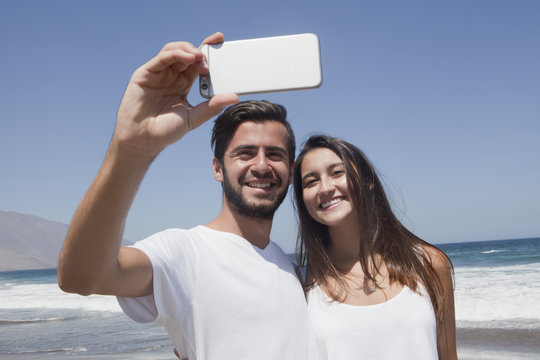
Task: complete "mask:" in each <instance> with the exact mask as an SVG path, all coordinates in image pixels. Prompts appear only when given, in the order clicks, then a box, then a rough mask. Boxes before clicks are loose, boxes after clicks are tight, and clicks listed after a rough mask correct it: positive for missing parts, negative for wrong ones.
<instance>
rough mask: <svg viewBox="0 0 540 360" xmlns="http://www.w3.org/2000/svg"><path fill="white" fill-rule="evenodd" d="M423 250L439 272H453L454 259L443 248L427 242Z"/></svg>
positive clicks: (445, 273)
mask: <svg viewBox="0 0 540 360" xmlns="http://www.w3.org/2000/svg"><path fill="white" fill-rule="evenodd" d="M422 251H423V252H424V254H425V255H426V257H427V259H428V260H429V262H430V263H431V266H433V269H435V271H436V272H437V273H439V274H440V275H447V274H450V273H451V272H452V270H453V265H452V261H451V260H450V258H449V257H448V256H447V255H446V254H445V253H444V252H443V251H442V250H441V249H439V248H437V247H436V246H433V245H430V244H428V243H425V244H423V245H422Z"/></svg>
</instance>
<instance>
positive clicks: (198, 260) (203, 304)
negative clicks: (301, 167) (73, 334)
mask: <svg viewBox="0 0 540 360" xmlns="http://www.w3.org/2000/svg"><path fill="white" fill-rule="evenodd" d="M222 41H223V35H222V34H221V33H216V34H214V35H212V36H210V37H208V38H207V39H206V40H205V41H204V43H209V44H213V43H220V42H222ZM207 71H208V68H207V66H206V65H205V63H204V59H203V55H202V53H201V52H200V51H199V50H198V49H197V48H195V47H194V46H193V45H191V44H189V43H184V42H180V43H171V44H167V45H166V46H165V47H164V48H163V49H162V50H161V52H160V53H159V54H158V55H157V56H156V57H154V58H153V59H151V60H150V61H149V62H147V63H146V64H145V65H143V66H142V67H140V68H139V69H137V70H136V71H135V73H134V74H133V76H132V78H131V80H130V82H129V84H128V86H127V89H126V92H125V94H124V97H123V99H122V103H121V105H120V108H119V111H118V116H117V124H116V128H115V131H114V134H113V138H112V140H111V144H110V146H109V150H108V152H107V155H106V157H105V159H104V162H103V165H102V167H101V169H100V171H99V172H98V174H97V176H96V178H95V179H94V181H93V183H92V185H91V186H90V188H89V190H88V192H87V194H86V195H85V196H84V198H83V200H82V201H81V203H80V205H79V207H78V208H77V210H76V212H75V214H74V216H73V220H72V223H71V225H70V228H69V231H68V234H67V236H66V240H65V243H64V246H63V249H62V252H61V255H60V259H59V264H58V282H59V285H60V287H61V288H62V289H63V290H64V291H68V292H76V293H79V294H82V295H87V294H93V293H96V294H108V295H116V296H118V299H119V302H120V304H121V306H122V308H123V309H124V311H125V312H126V313H127V314H128V315H129V316H130V317H132V318H133V319H135V320H136V321H140V322H152V321H154V322H157V323H159V324H161V325H163V326H164V327H165V328H166V329H167V331H168V333H169V335H170V337H171V338H172V340H173V343H174V345H175V347H176V348H177V349H179V350H180V351H183V352H184V353H183V354H182V355H183V357H189V359H191V360H194V359H313V358H315V357H316V355H315V354H314V353H313V351H315V350H314V349H315V347H314V343H312V337H311V335H310V330H309V327H308V324H307V315H306V307H305V299H304V296H303V292H302V289H301V286H300V284H299V282H298V280H297V278H296V277H295V273H294V269H293V267H292V264H291V263H290V262H289V261H288V259H287V258H286V256H285V254H284V253H283V252H282V251H281V249H279V247H277V245H275V244H274V243H272V242H270V238H269V237H270V230H271V226H272V217H273V213H274V211H275V210H276V209H277V207H278V206H279V204H280V203H281V201H282V200H283V198H284V196H285V194H286V192H287V189H288V186H289V184H290V182H291V173H292V166H293V156H294V148H295V146H294V136H293V134H292V130H291V129H290V126H289V125H288V123H287V121H286V119H285V109H284V108H283V107H281V106H279V105H275V104H272V103H268V102H244V103H240V104H237V105H233V106H231V107H229V108H228V109H227V110H226V111H225V112H224V113H223V114H222V115H221V116H220V117H219V118H218V119H217V120H216V123H215V126H214V129H213V135H212V144H213V146H214V154H215V158H214V160H213V170H214V177H215V179H216V180H217V181H219V182H221V183H222V186H223V200H222V201H223V204H222V209H221V211H220V213H219V214H218V216H217V217H216V218H215V219H213V220H212V221H210V222H209V223H207V224H206V225H205V226H198V227H195V228H193V229H189V230H181V229H171V230H167V231H163V232H160V233H157V234H154V235H152V236H151V237H150V238H148V239H145V240H143V241H141V242H139V243H137V244H136V246H134V247H121V246H120V243H121V239H122V234H123V227H124V223H125V219H126V217H127V214H128V212H129V208H130V206H131V203H132V201H133V199H134V197H135V195H136V193H137V190H138V188H139V186H140V183H141V181H142V179H143V177H144V175H145V174H146V172H147V170H148V168H149V166H150V164H151V163H152V161H153V159H154V158H155V157H156V156H157V155H158V154H159V153H160V151H161V150H163V149H164V148H165V147H166V146H168V145H170V144H172V143H174V142H176V141H178V140H179V139H181V138H182V137H183V136H184V135H185V134H186V133H187V132H189V131H190V130H193V129H195V128H196V127H198V126H199V125H201V124H202V123H204V122H205V121H207V120H208V119H210V118H211V117H212V116H214V115H216V114H218V113H219V112H220V111H221V110H222V109H223V108H224V107H226V106H227V105H230V104H234V103H236V102H237V101H238V97H237V96H236V95H233V94H227V95H217V96H215V97H213V98H212V99H211V100H209V101H208V102H205V103H201V104H199V105H197V106H191V105H190V104H189V103H188V102H187V94H188V92H189V90H190V88H191V86H192V84H193V82H194V81H195V79H196V78H197V76H198V75H199V74H202V73H206V72H207ZM190 206H191V204H187V205H186V211H190Z"/></svg>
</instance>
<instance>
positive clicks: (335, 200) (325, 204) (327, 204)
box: [321, 198, 341, 209]
mask: <svg viewBox="0 0 540 360" xmlns="http://www.w3.org/2000/svg"><path fill="white" fill-rule="evenodd" d="M340 201H341V198H336V199H332V200H330V201H327V202H325V203H322V204H321V207H322V208H323V209H325V208H327V207H329V206H331V205H334V204H337V203H338V202H340Z"/></svg>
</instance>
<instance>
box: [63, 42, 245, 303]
mask: <svg viewBox="0 0 540 360" xmlns="http://www.w3.org/2000/svg"><path fill="white" fill-rule="evenodd" d="M222 41H223V35H222V34H221V33H216V34H214V35H212V36H210V37H208V38H206V39H205V41H204V43H210V44H212V43H220V42H222ZM207 71H208V68H207V66H206V65H205V63H204V61H203V54H202V53H201V52H200V51H199V50H198V49H197V48H195V47H194V46H193V45H192V44H189V43H185V42H177V43H170V44H167V45H166V46H165V47H164V48H163V49H162V50H161V51H160V52H159V54H158V55H157V56H155V57H154V58H153V59H151V60H150V61H148V62H147V63H146V64H145V65H143V66H141V67H140V68H139V69H137V70H136V71H135V72H134V74H133V76H132V78H131V80H130V82H129V84H128V86H127V89H126V92H125V94H124V97H123V99H122V102H121V104H120V108H119V110H118V115H117V123H116V128H115V131H114V134H113V138H112V140H111V144H110V146H109V149H108V152H107V155H106V157H105V160H104V161H103V165H102V166H101V168H100V170H99V172H98V174H97V176H96V178H95V179H94V181H93V182H92V184H91V186H90V188H89V189H88V191H87V193H86V194H85V196H84V197H83V199H82V201H81V203H80V204H79V206H78V208H77V210H76V212H75V214H74V216H73V219H72V221H71V225H70V227H69V230H68V233H67V236H66V239H65V242H64V245H63V248H62V251H61V253H60V258H59V261H58V284H59V285H60V287H61V288H62V290H64V291H67V292H76V293H80V294H82V295H88V294H93V293H97V294H108V295H120V296H128V297H137V296H144V295H149V294H151V293H152V266H151V263H150V260H149V259H148V257H147V256H146V255H145V254H144V253H142V252H141V251H139V250H136V249H133V248H122V247H121V245H120V244H121V240H122V234H123V231H124V224H125V221H126V218H127V215H128V212H129V209H130V207H131V204H132V202H133V199H134V198H135V195H136V193H137V191H138V189H139V186H140V184H141V182H142V180H143V178H144V176H145V174H146V172H147V171H148V169H149V167H150V164H151V163H152V161H153V159H154V158H155V157H156V156H157V155H158V154H159V153H160V152H161V151H162V150H163V149H164V148H166V147H167V146H168V145H170V144H172V143H174V142H176V141H178V140H179V139H181V138H182V137H183V136H184V135H185V134H186V133H187V132H188V131H190V130H192V129H195V128H197V127H198V126H200V125H201V124H202V123H204V122H205V121H207V120H208V119H210V118H211V117H212V116H214V115H217V114H218V113H219V112H220V111H221V110H222V109H223V108H224V107H226V106H227V105H230V104H233V103H235V102H237V101H238V97H237V96H236V95H232V94H228V95H218V96H214V97H213V98H212V99H210V100H209V101H207V102H203V103H201V104H199V105H197V106H191V105H190V104H189V103H188V101H187V95H188V93H189V90H190V89H191V86H192V85H193V82H194V81H195V79H196V78H197V76H198V75H199V74H201V73H205V72H207Z"/></svg>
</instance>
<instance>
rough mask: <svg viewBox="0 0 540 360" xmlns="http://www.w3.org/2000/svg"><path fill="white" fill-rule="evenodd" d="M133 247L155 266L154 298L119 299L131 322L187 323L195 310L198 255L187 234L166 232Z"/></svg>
mask: <svg viewBox="0 0 540 360" xmlns="http://www.w3.org/2000/svg"><path fill="white" fill-rule="evenodd" d="M133 247H135V248H137V249H139V250H141V251H142V252H144V253H145V254H146V255H147V256H148V258H149V259H150V261H151V263H152V269H153V272H154V273H153V289H154V293H153V295H149V296H144V297H139V298H128V297H120V296H119V297H117V299H118V303H119V304H120V307H121V308H122V310H123V311H124V313H125V314H126V315H128V316H129V317H130V318H131V319H133V320H135V321H137V322H141V323H149V322H155V323H158V324H161V325H167V323H168V322H169V321H171V320H173V319H176V320H173V321H178V320H179V319H180V320H181V319H183V318H184V316H185V314H186V313H188V312H189V311H190V309H191V302H192V297H193V289H194V286H195V281H196V277H197V269H198V265H197V264H198V254H197V251H196V248H195V247H194V242H193V240H192V238H191V237H190V236H189V234H188V233H187V232H186V231H185V230H179V229H174V230H166V231H163V232H160V233H157V234H154V235H152V236H150V237H149V238H147V239H144V240H142V241H139V242H137V243H136V244H135V245H133Z"/></svg>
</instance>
